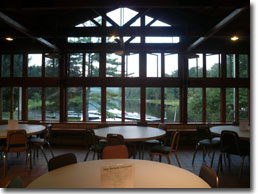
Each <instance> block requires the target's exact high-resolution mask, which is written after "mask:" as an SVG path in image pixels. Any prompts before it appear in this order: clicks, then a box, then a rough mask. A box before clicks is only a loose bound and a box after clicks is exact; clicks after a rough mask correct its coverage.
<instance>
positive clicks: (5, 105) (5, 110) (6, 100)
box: [1, 87, 11, 120]
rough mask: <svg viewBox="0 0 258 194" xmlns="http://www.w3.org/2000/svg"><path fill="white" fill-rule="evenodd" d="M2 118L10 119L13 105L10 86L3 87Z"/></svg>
mask: <svg viewBox="0 0 258 194" xmlns="http://www.w3.org/2000/svg"><path fill="white" fill-rule="evenodd" d="M1 92H2V104H1V105H2V110H1V111H2V120H9V119H10V105H11V99H10V95H11V89H10V88H9V87H2V88H1Z"/></svg>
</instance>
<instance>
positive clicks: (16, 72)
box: [13, 55, 23, 77]
mask: <svg viewBox="0 0 258 194" xmlns="http://www.w3.org/2000/svg"><path fill="white" fill-rule="evenodd" d="M22 64H23V55H14V61H13V76H14V77H22Z"/></svg>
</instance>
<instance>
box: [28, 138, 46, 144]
mask: <svg viewBox="0 0 258 194" xmlns="http://www.w3.org/2000/svg"><path fill="white" fill-rule="evenodd" d="M30 142H31V143H33V144H43V143H44V139H42V138H32V139H31V140H30Z"/></svg>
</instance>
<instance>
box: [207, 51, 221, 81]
mask: <svg viewBox="0 0 258 194" xmlns="http://www.w3.org/2000/svg"><path fill="white" fill-rule="evenodd" d="M220 61H221V56H220V54H206V77H220Z"/></svg>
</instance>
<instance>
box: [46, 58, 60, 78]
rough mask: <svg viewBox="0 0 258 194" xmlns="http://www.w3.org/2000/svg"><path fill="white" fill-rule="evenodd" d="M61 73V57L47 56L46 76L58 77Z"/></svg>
mask: <svg viewBox="0 0 258 194" xmlns="http://www.w3.org/2000/svg"><path fill="white" fill-rule="evenodd" d="M58 75H59V59H58V58H53V57H45V76H46V77H58Z"/></svg>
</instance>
